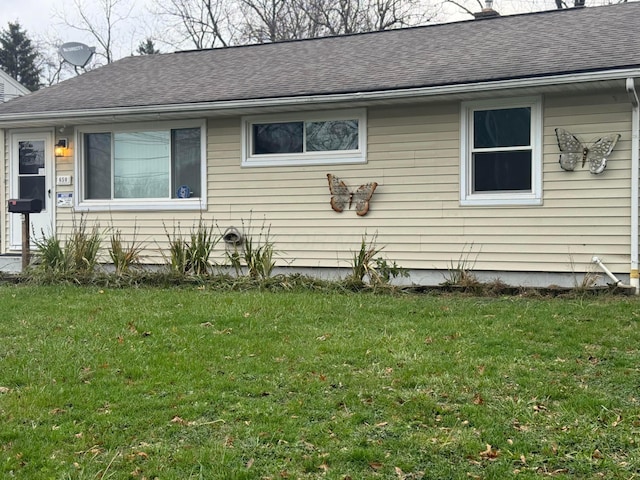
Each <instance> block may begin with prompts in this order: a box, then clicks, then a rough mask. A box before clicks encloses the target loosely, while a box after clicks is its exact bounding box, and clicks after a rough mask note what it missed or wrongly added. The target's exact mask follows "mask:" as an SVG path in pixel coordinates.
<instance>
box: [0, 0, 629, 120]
mask: <svg viewBox="0 0 640 480" xmlns="http://www.w3.org/2000/svg"><path fill="white" fill-rule="evenodd" d="M637 67H640V3H639V2H631V3H625V4H619V5H611V6H605V7H588V8H581V9H569V10H557V11H550V12H542V13H534V14H525V15H513V16H505V17H498V18H491V19H483V20H470V21H464V22H457V23H450V24H438V25H430V26H426V27H416V28H410V29H403V30H390V31H385V32H376V33H368V34H359V35H351V36H340V37H325V38H320V39H311V40H300V41H291V42H282V43H272V44H262V45H253V46H243V47H231V48H223V49H213V50H201V51H189V52H178V53H171V54H162V55H148V56H136V57H128V58H124V59H122V60H119V61H117V62H114V63H112V64H109V65H106V66H104V67H101V68H98V69H96V70H93V71H90V72H88V73H86V74H84V75H81V76H79V77H75V78H72V79H70V80H67V81H64V82H62V83H60V84H58V85H54V86H52V87H49V88H46V89H43V90H40V91H38V92H35V93H32V94H30V95H28V96H25V97H22V98H18V99H16V100H13V101H11V102H9V103H7V104H4V105H0V115H2V114H8V113H29V112H32V113H37V112H55V111H61V112H62V111H69V110H82V109H90V110H93V109H102V108H111V107H137V106H154V105H158V106H159V105H172V104H194V103H201V102H221V101H229V100H248V99H263V98H280V97H295V96H303V95H329V94H336V93H349V92H368V91H388V90H398V89H407V88H415V87H432V86H442V85H455V84H467V83H475V82H487V81H496V80H505V79H517V78H527V77H541V76H549V75H557V74H563V73H577V72H591V71H602V70H611V69H623V68H637Z"/></svg>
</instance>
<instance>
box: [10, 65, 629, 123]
mask: <svg viewBox="0 0 640 480" xmlns="http://www.w3.org/2000/svg"><path fill="white" fill-rule="evenodd" d="M632 77H640V67H638V66H636V67H632V68H621V69H613V70H601V71H595V72H594V71H591V72H576V73H565V74H559V75H549V76H538V77H525V78H512V79H502V80H496V81H487V82H473V83H460V84H450V85H436V86H428V87H416V88H403V89H394V90H374V91H367V92H347V93H335V94H323V95H304V96H293V97H274V98H252V99H242V100H226V101H212V102H200V103H179V104H167V105H144V106H131V107H109V108H100V109H87V110H84V109H83V110H62V111H45V112H35V113H33V112H26V113H10V114H0V128H18V127H28V126H36V125H42V124H43V123H44V122H48V124H50V125H51V124H55V125H58V124H74V123H75V124H82V123H83V122H85V121H92V122H95V121H97V120H98V121H101V122H104V123H109V122H116V121H117V122H120V121H125V120H127V119H130V120H132V121H133V120H135V118H136V117H145V116H149V115H157V116H158V118H161V116H163V115H172V114H180V113H189V114H191V115H193V114H202V115H215V114H216V113H217V112H220V113H223V112H224V113H226V114H230V113H233V112H237V113H238V114H241V113H242V112H244V111H255V110H256V109H269V108H276V107H279V108H287V107H289V108H295V107H300V106H305V105H306V106H311V105H328V104H341V103H353V102H376V101H390V100H394V99H397V100H401V99H412V98H417V97H422V98H425V97H427V98H428V97H446V96H451V95H460V94H474V93H480V92H482V93H486V92H494V91H498V90H513V89H524V88H536V87H539V88H540V87H545V86H559V85H570V84H577V83H587V82H598V81H610V80H624V79H626V78H632Z"/></svg>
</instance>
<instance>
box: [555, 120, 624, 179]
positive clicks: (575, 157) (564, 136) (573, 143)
mask: <svg viewBox="0 0 640 480" xmlns="http://www.w3.org/2000/svg"><path fill="white" fill-rule="evenodd" d="M556 138H557V139H558V148H560V152H561V153H560V167H562V169H563V170H567V171H573V170H574V169H575V168H576V165H577V163H578V162H579V161H580V160H582V166H583V167H584V164H585V163H586V162H587V160H588V161H589V171H590V172H591V173H593V174H595V175H597V174H599V173H602V172H604V169H605V168H607V158H608V157H609V155H611V152H612V151H613V148H614V147H615V146H616V143H617V142H618V140H619V139H620V134H618V133H612V134H611V135H606V136H604V137H602V138H599V139H598V140H596V141H595V142H593V143H592V144H591V145H586V144H584V143H583V142H581V141H580V140H578V138H577V137H576V136H575V135H573V134H572V133H569V132H567V131H566V130H565V129H564V128H556Z"/></svg>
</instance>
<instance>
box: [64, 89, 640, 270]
mask: <svg viewBox="0 0 640 480" xmlns="http://www.w3.org/2000/svg"><path fill="white" fill-rule="evenodd" d="M543 106H544V120H543V125H544V141H543V152H544V162H543V205H541V206H522V207H512V206H506V207H502V206H500V207H476V206H474V207H461V206H460V205H459V189H460V185H459V182H460V180H459V178H460V177H459V175H460V158H459V157H460V153H459V152H460V113H459V112H460V105H459V103H458V102H449V103H436V104H425V105H418V104H413V105H412V106H410V107H407V106H401V107H400V106H399V107H378V108H373V107H372V108H369V109H368V111H367V126H368V144H367V157H368V163H366V164H364V165H327V166H281V167H261V168H250V167H246V168H242V167H241V166H240V164H241V130H240V129H241V122H240V118H239V117H228V118H219V119H208V122H207V155H208V162H207V163H208V165H207V179H208V192H207V194H208V208H207V211H206V212H202V213H200V212H172V211H163V212H117V211H114V212H100V213H95V212H92V213H89V214H87V216H86V217H87V219H88V221H89V223H90V224H91V222H98V223H99V224H100V227H101V229H102V230H103V231H105V232H107V228H109V229H110V231H114V230H116V229H119V230H121V231H122V233H123V234H124V237H125V239H128V241H131V238H133V234H134V231H135V232H136V239H137V240H138V241H140V242H143V243H144V244H145V245H146V250H145V259H146V261H147V262H151V263H162V262H164V258H163V254H162V252H163V251H164V253H165V255H166V254H167V251H168V242H167V233H169V234H170V235H171V234H173V232H174V229H175V231H177V230H178V228H179V229H180V231H181V232H182V233H183V234H188V233H189V231H190V229H191V228H192V227H193V226H195V225H196V224H197V223H198V221H199V219H200V218H202V219H203V220H204V221H205V222H206V223H207V224H213V225H215V229H216V232H219V233H222V232H224V230H225V229H226V228H227V227H229V226H235V227H236V228H239V229H241V228H242V227H243V225H244V227H245V230H246V229H249V230H250V231H251V232H252V233H253V234H254V235H258V234H259V233H260V231H261V228H262V227H264V228H265V229H267V228H268V229H269V230H270V235H271V237H270V239H271V240H272V241H274V242H275V248H276V250H277V251H278V253H279V255H278V257H277V258H276V261H277V264H278V265H279V266H286V265H291V266H294V267H336V266H337V267H348V266H349V261H350V259H351V256H352V253H353V251H355V250H357V249H358V248H359V245H360V241H361V239H362V236H363V235H365V233H366V234H367V236H368V238H369V239H372V238H373V236H374V235H375V234H377V243H378V246H379V247H382V246H384V250H383V255H384V256H386V257H387V258H388V259H390V260H392V261H397V262H398V264H400V265H401V266H403V267H405V268H419V269H442V270H446V269H448V268H451V266H452V264H453V265H455V264H457V262H458V261H459V259H460V258H464V257H467V256H468V258H469V259H470V260H472V261H473V263H474V265H473V268H474V269H476V270H506V271H538V272H546V271H557V272H573V271H577V272H585V271H588V270H589V269H590V268H591V266H590V260H591V257H592V256H593V255H598V256H599V257H602V258H604V259H605V261H606V262H607V265H608V266H609V267H610V268H612V269H613V270H614V271H620V272H626V271H628V264H629V245H628V243H629V236H630V227H629V213H630V201H629V188H630V179H629V177H630V172H629V167H630V151H629V149H630V131H629V130H630V118H631V115H630V106H629V104H628V103H627V101H626V96H625V95H624V92H615V95H614V94H613V93H612V94H610V95H604V94H601V95H596V96H588V95H580V96H571V95H557V96H547V97H546V98H544V102H543ZM556 127H562V128H565V129H567V130H569V131H570V132H572V133H574V134H576V135H578V136H579V137H580V138H582V139H584V140H592V139H595V138H597V137H598V136H600V135H604V134H608V133H621V134H622V138H621V140H620V141H619V142H618V145H617V146H616V148H615V150H614V152H613V154H612V155H611V157H610V159H609V163H608V167H607V169H606V171H605V172H604V173H603V174H602V175H597V176H596V175H591V174H590V173H589V171H588V168H587V167H586V166H585V168H584V169H583V168H582V167H581V166H579V167H578V168H576V171H574V172H565V171H563V170H561V169H560V166H559V164H558V156H559V151H558V147H557V144H556V138H555V133H554V129H555V128H556ZM57 167H58V171H57V172H56V173H57V174H72V173H73V172H72V169H71V166H70V165H69V164H68V162H64V163H63V162H61V161H60V160H59V161H58V166H57ZM327 173H332V174H334V175H336V176H338V177H339V178H341V179H342V180H344V181H345V183H346V184H347V185H348V186H349V188H350V189H352V190H355V189H356V188H357V187H358V186H359V185H361V184H363V183H366V182H371V181H376V182H378V184H379V185H378V188H377V190H376V192H375V193H374V195H373V198H372V200H371V209H370V211H369V213H368V214H367V215H366V216H364V217H358V216H357V215H356V213H355V210H354V209H353V208H352V209H351V210H345V211H344V212H342V213H336V212H334V211H333V210H332V209H331V207H330V205H329V199H330V194H329V189H328V184H327V178H326V174H327ZM78 180H79V179H74V182H77V181H78ZM58 188H59V191H67V190H66V189H67V187H58ZM63 188H65V190H62V189H63ZM69 191H70V190H69ZM71 213H72V211H71V209H58V215H57V224H58V225H57V226H58V231H59V232H60V233H62V234H64V233H65V232H68V231H69V228H70V227H71V225H72V215H71ZM263 233H264V232H263ZM107 244H108V236H107V235H106V234H105V242H104V247H106V246H107ZM223 252H224V245H223V244H222V243H220V244H219V245H218V247H217V249H216V252H215V254H214V259H215V260H218V261H221V260H222V258H223ZM468 252H471V253H470V254H469V255H467V253H468Z"/></svg>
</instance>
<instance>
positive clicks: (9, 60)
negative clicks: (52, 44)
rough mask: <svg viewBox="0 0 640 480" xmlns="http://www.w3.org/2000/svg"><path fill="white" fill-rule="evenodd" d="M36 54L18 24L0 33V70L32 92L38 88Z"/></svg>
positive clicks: (38, 71) (10, 25) (38, 77)
mask: <svg viewBox="0 0 640 480" xmlns="http://www.w3.org/2000/svg"><path fill="white" fill-rule="evenodd" d="M37 58H38V52H37V50H36V49H35V47H34V46H33V45H32V44H31V40H30V39H29V37H27V32H26V31H24V30H22V27H20V24H19V23H18V22H16V23H11V22H9V26H8V28H7V29H6V30H3V31H1V32H0V68H2V69H3V70H4V71H5V72H7V73H8V74H9V75H11V76H12V77H13V78H15V79H16V80H17V81H18V82H20V83H21V84H22V85H24V86H25V87H27V88H28V89H29V90H31V91H32V92H33V91H35V90H38V88H40V68H39V67H38V66H37V65H36V60H37Z"/></svg>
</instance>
